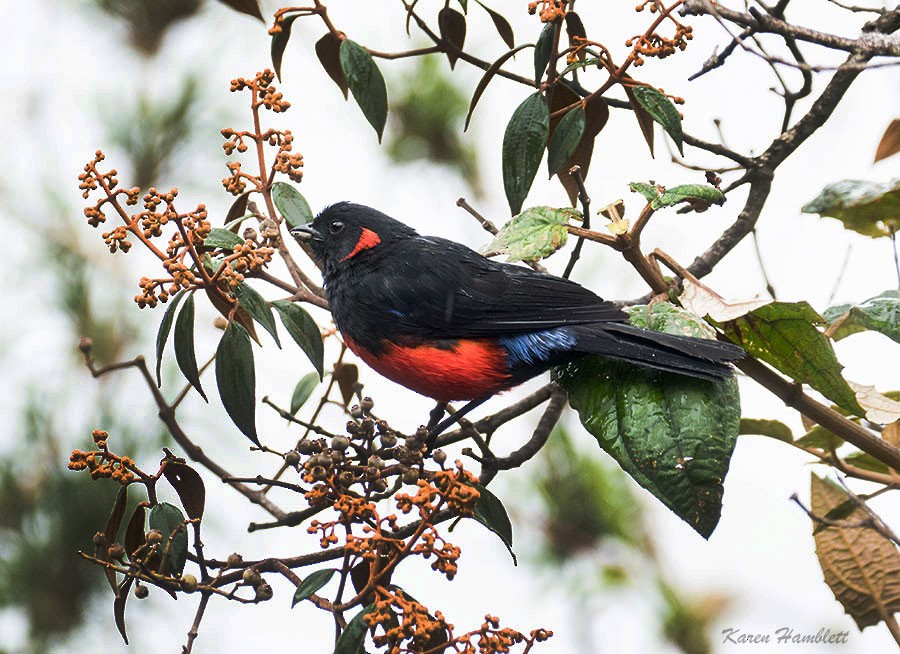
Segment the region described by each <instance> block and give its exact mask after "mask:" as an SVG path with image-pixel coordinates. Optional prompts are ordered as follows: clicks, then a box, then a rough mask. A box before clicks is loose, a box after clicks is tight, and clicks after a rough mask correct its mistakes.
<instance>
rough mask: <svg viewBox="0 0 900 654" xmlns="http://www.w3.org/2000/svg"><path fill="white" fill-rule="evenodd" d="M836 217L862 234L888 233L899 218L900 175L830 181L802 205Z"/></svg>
mask: <svg viewBox="0 0 900 654" xmlns="http://www.w3.org/2000/svg"><path fill="white" fill-rule="evenodd" d="M801 211H803V213H817V214H819V215H820V216H824V217H827V218H837V219H838V220H840V221H841V222H842V223H844V228H845V229H849V230H852V231H854V232H857V233H858V234H862V235H863V236H871V237H872V238H876V237H878V236H889V235H890V233H891V232H890V229H889V224H890V223H893V224H894V225H896V224H897V223H898V221H900V179H893V180H891V181H889V182H884V183H878V182H868V181H864V180H859V179H845V180H843V181H840V182H835V183H834V184H829V185H828V186H826V187H825V188H824V189H822V192H821V193H819V195H818V196H817V197H816V198H815V199H814V200H812V201H811V202H809V203H807V204H806V205H804V206H803V208H802V209H801Z"/></svg>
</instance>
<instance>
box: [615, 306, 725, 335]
mask: <svg viewBox="0 0 900 654" xmlns="http://www.w3.org/2000/svg"><path fill="white" fill-rule="evenodd" d="M625 312H626V313H627V314H628V320H629V322H630V323H631V324H632V325H634V326H635V327H641V328H642V329H650V330H653V331H655V332H665V333H667V334H675V335H677V336H690V337H692V338H708V339H714V338H715V337H716V330H715V329H713V328H712V327H710V326H709V324H708V323H707V322H706V321H705V320H703V319H702V318H701V317H700V316H698V315H696V314H693V313H691V312H690V311H687V310H686V309H682V308H681V307H677V306H675V305H674V304H672V303H670V302H656V303H654V304H650V305H648V304H638V305H634V306H631V307H626V308H625Z"/></svg>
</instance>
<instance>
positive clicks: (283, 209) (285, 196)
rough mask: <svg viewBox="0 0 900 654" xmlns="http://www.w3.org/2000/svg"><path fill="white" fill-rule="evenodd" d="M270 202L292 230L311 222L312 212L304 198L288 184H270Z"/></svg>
mask: <svg viewBox="0 0 900 654" xmlns="http://www.w3.org/2000/svg"><path fill="white" fill-rule="evenodd" d="M272 202H274V203H275V207H276V208H277V209H278V211H279V213H281V215H282V216H283V217H284V219H285V221H286V222H287V224H288V225H290V227H291V228H292V229H293V228H294V227H299V226H300V225H305V224H307V223H311V222H312V221H313V212H312V209H310V208H309V203H308V202H307V201H306V198H304V197H303V194H302V193H300V191H298V190H297V189H295V188H294V187H293V186H291V185H290V184H286V183H284V182H275V183H274V184H272ZM242 242H243V241H242Z"/></svg>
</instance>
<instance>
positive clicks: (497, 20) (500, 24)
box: [476, 0, 516, 48]
mask: <svg viewBox="0 0 900 654" xmlns="http://www.w3.org/2000/svg"><path fill="white" fill-rule="evenodd" d="M476 1H477V2H478V4H480V5H481V6H482V8H483V9H484V10H485V11H486V12H488V14H489V15H490V17H491V20H492V21H494V27H496V28H497V33H498V34H499V35H500V38H501V39H503V42H504V43H505V44H506V45H507V47H509V48H512V47H515V45H516V37H515V35H513V29H512V27H511V26H510V24H509V21H508V20H506V18H504V17H503V15H502V14H500V13H498V12H496V11H494V10H493V9H491V8H490V7H488V6H487V5H485V4H484V3H483V2H481V1H480V0H476Z"/></svg>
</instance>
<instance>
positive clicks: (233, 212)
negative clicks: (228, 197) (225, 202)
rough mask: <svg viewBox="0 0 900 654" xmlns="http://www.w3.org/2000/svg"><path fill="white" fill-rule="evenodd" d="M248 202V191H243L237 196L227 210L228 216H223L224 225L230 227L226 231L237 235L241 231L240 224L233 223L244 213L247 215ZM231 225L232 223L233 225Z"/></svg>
mask: <svg viewBox="0 0 900 654" xmlns="http://www.w3.org/2000/svg"><path fill="white" fill-rule="evenodd" d="M248 202H250V191H245V192H243V193H241V194H240V195H239V196H237V197H236V198H235V200H234V202H232V203H231V207H229V209H228V214H227V215H226V216H225V224H226V225H230V227H229V228H228V229H230V230H231V231H232V232H234V233H235V234H237V233H238V232H239V230H240V229H241V224H240V223H238V222H235V221H236V220H237V219H238V218H242V217H243V216H244V214H245V213H247V203H248ZM231 223H234V224H233V225H232V224H231Z"/></svg>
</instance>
